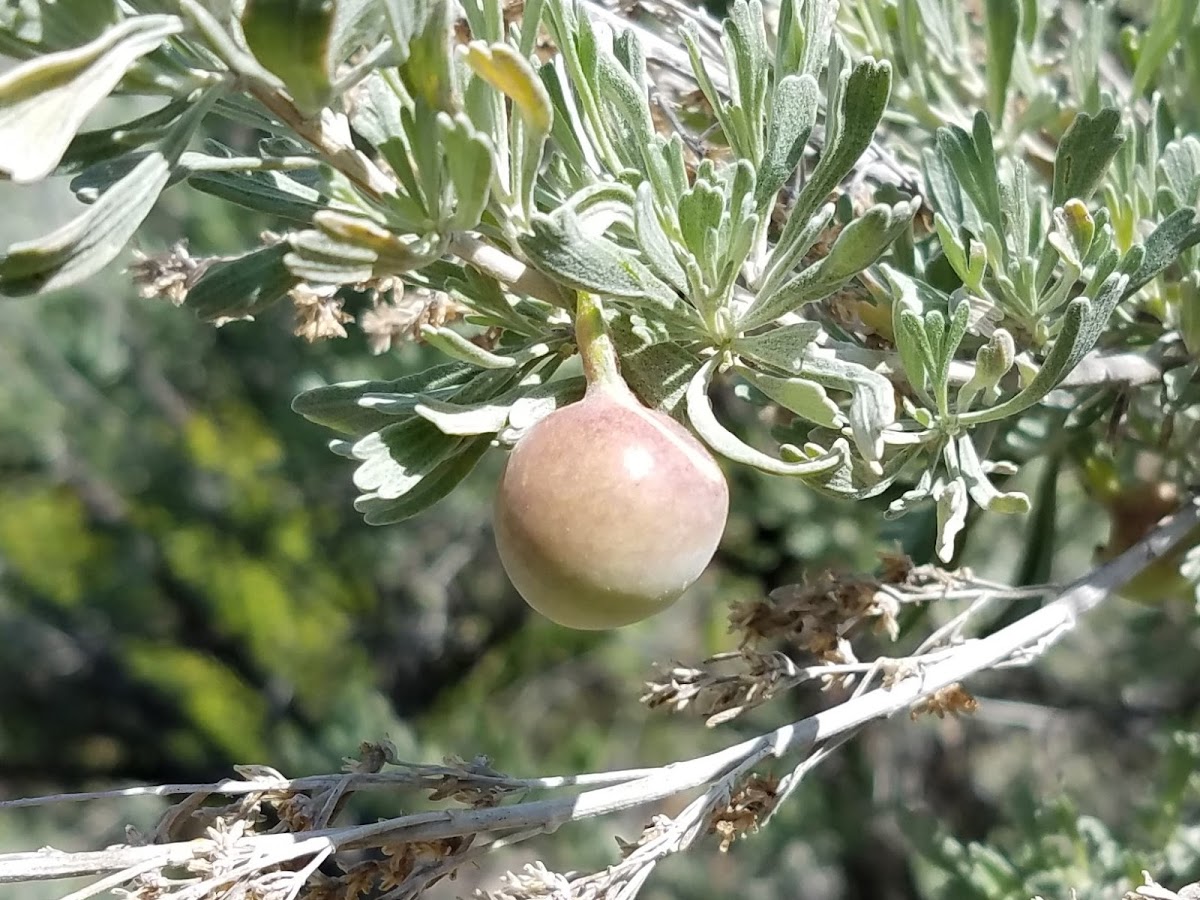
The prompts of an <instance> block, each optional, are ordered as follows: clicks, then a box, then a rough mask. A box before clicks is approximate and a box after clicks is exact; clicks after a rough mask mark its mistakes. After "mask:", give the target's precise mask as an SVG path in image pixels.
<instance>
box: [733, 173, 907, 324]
mask: <svg viewBox="0 0 1200 900" xmlns="http://www.w3.org/2000/svg"><path fill="white" fill-rule="evenodd" d="M920 205H921V200H920V198H919V197H918V198H915V199H914V200H910V201H903V202H901V203H897V204H896V205H895V206H888V205H887V204H879V205H877V206H873V207H871V208H870V209H869V210H867V211H866V212H865V213H863V215H861V216H859V217H858V218H857V219H854V220H853V221H851V222H850V224H848V225H847V226H846V227H845V228H843V229H842V230H841V232H840V233H839V234H838V236H837V238H836V239H835V240H834V243H833V246H832V247H831V248H830V250H829V253H828V255H826V256H825V258H824V259H822V260H821V261H820V262H819V263H816V264H814V265H811V266H809V267H808V268H807V269H805V270H804V271H802V272H801V273H800V274H799V275H797V276H796V277H794V278H793V279H791V280H790V281H788V282H786V283H785V284H783V286H782V287H780V288H778V289H777V290H774V291H771V290H770V289H769V288H768V287H764V289H763V290H762V291H760V292H759V294H758V296H757V297H756V298H755V300H754V302H753V303H752V304H750V306H749V308H748V309H746V311H745V312H744V313H743V314H742V317H741V319H740V320H739V321H738V327H739V328H741V329H751V328H757V327H759V326H760V325H765V324H766V323H768V322H771V321H774V320H775V319H777V318H779V317H780V316H782V315H784V314H786V313H789V312H792V311H793V310H796V309H798V308H799V307H800V306H803V305H804V304H806V303H812V302H814V301H816V300H820V299H821V298H823V297H827V296H829V294H831V293H833V292H834V291H835V290H837V289H838V288H839V287H841V286H842V285H844V284H845V283H846V282H847V281H849V280H850V279H851V278H853V277H854V276H855V275H857V274H858V273H859V272H861V271H862V270H863V269H865V268H866V267H867V266H869V265H871V264H872V263H873V262H875V261H876V260H877V259H879V257H880V256H882V255H883V254H884V253H885V252H886V251H887V249H888V247H889V246H891V244H892V242H893V241H894V240H895V239H896V238H897V237H898V236H899V235H900V233H901V232H903V231H904V229H906V228H908V226H909V223H910V222H911V221H912V217H913V216H914V215H915V214H916V211H917V209H919V208H920Z"/></svg>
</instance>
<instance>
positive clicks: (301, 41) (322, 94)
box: [241, 0, 336, 116]
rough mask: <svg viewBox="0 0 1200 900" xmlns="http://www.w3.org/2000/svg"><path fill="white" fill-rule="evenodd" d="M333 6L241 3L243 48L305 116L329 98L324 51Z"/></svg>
mask: <svg viewBox="0 0 1200 900" xmlns="http://www.w3.org/2000/svg"><path fill="white" fill-rule="evenodd" d="M335 5H336V4H334V3H330V2H328V0H245V6H244V8H243V10H242V14H241V26H242V34H243V35H244V36H245V38H246V46H247V47H249V48H250V51H251V52H252V53H253V54H254V57H255V59H257V60H258V61H259V63H261V64H262V66H263V67H264V68H265V69H266V70H267V71H268V72H270V73H271V74H273V75H275V76H276V77H277V78H279V80H280V81H282V82H283V84H284V86H285V87H286V88H287V90H288V93H289V94H291V96H292V100H293V101H294V102H295V104H296V107H297V108H298V109H299V110H300V111H301V112H303V113H304V114H305V115H307V116H312V115H315V114H316V113H317V112H318V111H319V110H320V109H321V108H322V107H324V106H325V105H326V104H327V103H328V102H329V100H330V98H331V95H332V87H331V85H330V80H329V72H330V65H331V60H330V59H329V49H330V40H331V38H332V36H333V29H334V15H335V12H334V7H335Z"/></svg>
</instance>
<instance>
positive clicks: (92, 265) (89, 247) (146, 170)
mask: <svg viewBox="0 0 1200 900" xmlns="http://www.w3.org/2000/svg"><path fill="white" fill-rule="evenodd" d="M170 175H171V166H170V163H168V162H167V158H166V157H165V156H163V155H162V154H161V153H158V152H155V153H151V154H149V155H148V156H146V158H145V159H143V160H142V161H141V162H140V163H138V165H137V166H136V167H135V168H134V169H133V170H132V171H131V172H130V173H129V174H128V175H126V176H125V177H124V178H122V179H121V180H120V181H118V182H117V183H116V184H114V185H113V186H112V187H111V188H109V189H108V190H107V191H105V192H104V194H103V195H102V196H101V197H100V199H99V200H97V201H96V202H95V203H94V204H93V205H92V206H90V207H89V208H88V209H87V211H86V212H84V213H83V214H82V215H80V216H78V217H77V218H75V219H74V220H72V221H71V222H69V223H67V224H66V225H64V226H63V227H61V228H59V229H58V230H57V231H55V232H53V233H51V234H48V235H46V236H45V237H43V238H39V239H37V240H34V241H24V242H22V243H18V244H13V245H12V246H11V247H10V248H9V249H8V252H7V253H6V254H5V255H4V257H3V259H0V293H4V294H8V295H10V296H20V295H26V294H40V293H47V292H49V291H55V290H61V289H62V288H66V287H71V286H72V285H75V284H78V283H79V282H81V281H83V280H85V279H87V278H90V277H91V276H92V275H94V274H96V273H97V272H99V271H100V270H101V269H103V268H104V267H105V266H106V265H108V263H110V262H111V261H112V260H113V259H114V258H115V257H116V256H117V254H118V253H120V252H121V249H122V248H123V247H124V246H125V245H126V244H127V243H128V242H129V239H130V238H131V237H133V233H134V232H135V231H136V230H137V228H138V226H139V225H141V224H142V221H143V220H144V219H145V218H146V216H147V215H148V214H149V213H150V210H151V209H152V208H153V206H154V204H155V201H157V200H158V195H159V194H160V193H161V192H162V190H163V188H164V187H165V186H166V184H167V180H168V179H169V178H170Z"/></svg>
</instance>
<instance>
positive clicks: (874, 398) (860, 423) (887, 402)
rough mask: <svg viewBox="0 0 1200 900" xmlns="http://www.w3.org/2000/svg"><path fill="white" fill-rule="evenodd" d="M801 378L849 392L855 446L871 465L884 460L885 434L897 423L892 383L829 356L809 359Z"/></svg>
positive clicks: (866, 369)
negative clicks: (890, 426) (887, 429)
mask: <svg viewBox="0 0 1200 900" xmlns="http://www.w3.org/2000/svg"><path fill="white" fill-rule="evenodd" d="M801 374H802V375H803V376H805V377H806V378H810V379H811V380H813V381H815V382H817V383H819V384H823V385H825V386H826V387H831V388H836V389H838V390H842V391H849V392H850V395H851V397H850V409H849V411H848V418H849V420H850V430H851V433H852V434H853V435H854V443H855V446H857V447H858V452H859V453H861V454H862V456H863V458H864V459H866V460H867V461H868V462H878V461H879V460H880V459H882V458H883V450H884V441H883V430H884V429H885V428H887V427H888V426H889V425H891V424H892V423H894V422H895V421H896V390H895V388H894V387H892V383H891V382H890V381H888V380H887V379H886V378H884V377H883V376H882V375H880V374H879V373H878V372H873V371H871V370H870V369H868V368H867V367H866V366H861V365H859V364H858V363H852V362H847V361H846V360H843V359H838V358H837V357H835V356H833V355H827V354H826V353H822V354H820V355H818V354H816V353H814V354H811V355H809V356H808V357H806V358H805V360H804V367H803V369H802V371H801Z"/></svg>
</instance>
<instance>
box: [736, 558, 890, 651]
mask: <svg viewBox="0 0 1200 900" xmlns="http://www.w3.org/2000/svg"><path fill="white" fill-rule="evenodd" d="M880 587H881V582H880V581H879V579H877V578H871V577H862V576H837V575H834V574H833V573H832V572H824V573H822V574H821V575H820V576H818V577H816V578H814V579H805V581H804V582H803V583H801V584H794V585H786V586H784V587H781V588H776V589H775V590H773V591H771V593H770V594H769V595H768V596H767V598H765V599H754V600H747V601H743V602H741V603H739V604H737V605H736V606H734V608H733V609H732V610H731V611H730V614H729V624H730V630H731V631H735V632H741V633H742V638H741V645H742V646H743V647H745V646H753V645H754V644H757V643H760V642H763V641H785V642H787V643H788V644H791V645H793V646H795V647H798V648H799V649H801V650H804V651H806V652H808V653H811V654H812V655H813V656H815V657H816V658H817V659H819V660H821V661H823V662H834V663H845V662H852V661H853V660H854V657H853V653H852V652H850V650H849V645H848V644H847V642H846V640H845V638H846V635H847V634H849V633H850V632H851V631H852V630H853V629H854V628H855V627H856V626H858V625H860V624H862V623H863V622H865V621H867V620H869V619H874V620H876V622H875V625H876V630H882V631H886V632H887V633H888V634H889V635H892V636H893V637H894V636H895V634H896V631H897V628H898V626H897V624H896V613H897V612H898V611H899V610H898V603H896V601H895V599H894V598H893V597H892V596H891V595H890V594H887V593H884V592H882V591H881V590H880Z"/></svg>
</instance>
